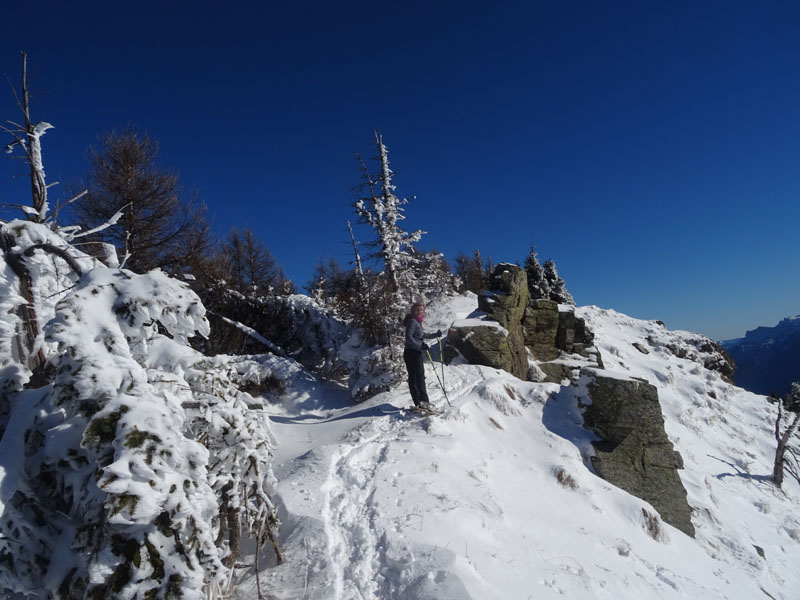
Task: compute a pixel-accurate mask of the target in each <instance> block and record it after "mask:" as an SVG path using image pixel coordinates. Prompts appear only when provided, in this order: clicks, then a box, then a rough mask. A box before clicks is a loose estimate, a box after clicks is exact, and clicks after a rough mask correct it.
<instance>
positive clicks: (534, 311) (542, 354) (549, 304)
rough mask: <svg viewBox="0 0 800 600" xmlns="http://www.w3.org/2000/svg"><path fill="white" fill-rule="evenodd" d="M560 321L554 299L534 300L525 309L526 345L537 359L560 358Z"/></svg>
mask: <svg viewBox="0 0 800 600" xmlns="http://www.w3.org/2000/svg"><path fill="white" fill-rule="evenodd" d="M558 323H559V315H558V304H556V303H555V302H553V301H552V300H533V301H532V302H531V303H530V305H529V306H528V308H527V310H526V311H525V318H524V326H525V345H526V346H527V347H528V348H530V351H531V353H532V354H533V356H534V358H536V359H537V360H553V359H554V358H558V355H559V354H560V352H559V350H558V348H557V347H556V336H557V334H558Z"/></svg>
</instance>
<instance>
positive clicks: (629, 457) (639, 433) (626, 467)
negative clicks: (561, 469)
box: [582, 369, 694, 537]
mask: <svg viewBox="0 0 800 600" xmlns="http://www.w3.org/2000/svg"><path fill="white" fill-rule="evenodd" d="M582 374H583V375H588V376H589V377H590V378H591V379H592V381H591V383H589V385H588V389H589V395H590V397H591V399H592V404H591V405H590V406H587V407H586V411H585V412H584V424H585V426H586V427H589V428H591V429H593V430H594V432H595V433H596V434H597V435H598V436H600V437H601V438H603V440H604V441H603V442H599V443H596V444H595V451H596V456H594V457H593V458H592V464H593V465H594V467H595V469H596V470H597V473H598V474H599V475H600V477H602V478H603V479H605V480H606V481H608V482H609V483H612V484H614V485H615V486H617V487H619V488H622V489H623V490H625V491H627V492H629V493H631V494H633V495H634V496H637V497H639V498H641V499H642V500H645V501H647V502H649V503H650V504H651V505H652V506H653V507H654V508H655V509H656V510H657V511H658V512H659V514H660V515H661V518H662V519H663V520H664V521H665V522H667V523H669V524H670V525H673V526H674V527H676V528H677V529H680V530H681V531H683V532H684V533H686V534H687V535H689V536H691V537H694V526H693V525H692V519H691V513H692V511H691V508H690V507H689V504H688V502H687V500H686V489H685V488H684V487H683V483H682V482H681V479H680V477H679V475H678V471H677V470H678V469H681V468H683V459H682V458H681V455H680V454H679V453H678V452H676V451H675V449H674V447H673V445H672V442H671V441H670V440H669V438H668V437H667V434H666V431H665V430H664V417H663V416H662V414H661V404H660V403H659V401H658V391H657V390H656V388H655V387H654V386H652V385H650V384H649V383H646V382H643V381H638V380H631V379H615V378H612V377H608V376H605V375H602V371H598V370H595V369H584V370H583V371H582Z"/></svg>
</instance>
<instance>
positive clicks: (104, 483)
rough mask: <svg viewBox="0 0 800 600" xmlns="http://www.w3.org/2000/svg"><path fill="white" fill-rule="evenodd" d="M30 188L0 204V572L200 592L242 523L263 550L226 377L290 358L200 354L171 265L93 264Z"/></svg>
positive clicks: (234, 379) (201, 320) (230, 380)
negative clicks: (8, 206)
mask: <svg viewBox="0 0 800 600" xmlns="http://www.w3.org/2000/svg"><path fill="white" fill-rule="evenodd" d="M34 129H35V127H34ZM43 130H46V129H41V128H40V133H41V131H43ZM37 140H38V138H37ZM30 141H31V140H30V138H28V139H21V140H18V142H17V143H19V144H20V145H22V146H27V147H28V148H29V147H30V146H29V144H30ZM36 152H38V156H39V157H40V156H41V147H40V146H39V147H38V150H36V151H35V153H34V154H33V155H32V157H31V155H29V157H31V158H32V159H33V161H34V163H36V162H37V160H38V159H37V158H36V157H37V154H36ZM39 162H40V161H39ZM43 173H44V170H43V167H42V168H41V169H39V168H34V169H32V171H31V178H32V185H33V187H34V189H35V190H38V192H43V189H46V186H44V188H42V186H41V185H39V184H40V183H41V184H43V181H44V180H43ZM37 198H38V200H37ZM33 199H34V207H33V208H32V209H30V210H28V211H26V214H27V215H28V220H27V221H22V220H15V221H10V222H0V457H1V458H2V462H0V589H2V590H3V591H4V592H6V593H7V594H11V595H12V596H14V597H17V596H16V595H15V594H19V595H21V597H36V598H63V599H70V600H71V599H76V600H77V599H85V598H131V599H132V598H136V599H142V600H145V599H147V600H157V599H167V598H190V599H198V600H199V599H201V598H207V597H208V596H209V595H210V594H213V592H214V588H215V587H218V586H219V584H220V583H221V582H223V581H226V580H228V579H229V574H230V567H231V565H232V564H233V562H234V561H235V560H236V557H237V556H238V554H239V550H240V544H241V539H242V532H243V531H249V533H250V535H252V537H253V539H255V540H256V542H257V543H258V544H262V543H264V542H265V541H272V542H273V544H274V545H275V548H276V552H278V548H277V544H276V537H275V527H276V526H277V519H276V514H275V508H274V505H273V504H272V502H271V499H270V498H271V493H272V486H273V483H274V476H273V475H272V468H271V463H272V448H273V441H272V436H271V434H270V432H269V428H268V425H267V424H268V420H267V419H266V417H265V416H264V415H263V413H262V412H261V405H260V404H258V403H256V402H255V401H254V400H253V398H252V397H251V396H249V394H247V393H246V392H244V391H243V388H244V387H246V386H252V385H254V384H256V383H258V382H261V381H274V380H276V379H280V378H281V377H283V376H286V373H287V368H288V369H290V368H291V366H292V365H294V364H295V363H294V362H293V361H287V360H285V359H278V358H274V359H271V358H264V360H263V361H259V360H256V359H254V358H251V359H246V360H245V359H232V358H229V357H223V358H215V359H207V358H205V357H203V356H202V355H201V354H200V353H199V352H197V351H195V350H193V349H192V348H191V347H190V346H189V338H190V337H192V336H195V335H200V336H206V335H208V333H209V323H208V321H207V319H206V316H205V309H204V307H203V305H202V304H201V302H200V299H199V298H198V296H197V295H196V294H195V293H194V292H193V291H192V290H191V289H189V287H188V286H187V285H186V284H185V283H182V282H178V281H177V280H175V279H172V278H170V277H168V276H167V275H166V274H164V273H163V272H161V271H160V270H153V271H150V272H149V273H147V274H145V275H137V274H135V273H133V272H131V271H128V270H124V269H120V268H118V267H113V268H111V267H107V266H105V265H104V264H102V263H101V262H99V261H98V260H97V259H94V258H92V257H90V256H88V255H86V254H84V253H83V252H81V251H80V250H78V249H77V248H75V247H74V246H73V245H72V244H71V243H70V241H71V240H72V239H75V238H76V237H77V236H78V235H80V233H79V231H78V228H76V227H70V228H59V227H57V226H56V225H55V222H54V219H51V216H50V213H48V205H47V201H46V197H44V196H42V195H39V196H37V195H36V193H34V196H33ZM112 220H113V219H112ZM102 226H103V225H102V224H101V227H102ZM272 360H274V361H282V362H280V363H279V364H278V365H277V367H278V368H277V369H275V370H273V364H272V363H271V362H270V361H272ZM273 371H274V372H273ZM278 559H279V560H280V554H279V553H278Z"/></svg>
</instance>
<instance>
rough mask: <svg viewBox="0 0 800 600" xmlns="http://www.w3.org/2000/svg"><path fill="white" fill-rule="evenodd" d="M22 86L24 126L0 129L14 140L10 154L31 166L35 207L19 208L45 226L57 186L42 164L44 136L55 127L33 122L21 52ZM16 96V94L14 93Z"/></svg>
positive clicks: (20, 98)
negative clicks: (50, 197) (49, 192)
mask: <svg viewBox="0 0 800 600" xmlns="http://www.w3.org/2000/svg"><path fill="white" fill-rule="evenodd" d="M21 54H22V84H21V87H20V94H19V95H17V104H18V105H19V109H20V112H22V120H23V122H22V123H15V122H13V121H7V122H6V123H7V124H6V125H3V126H0V129H2V130H3V131H4V132H5V133H6V134H8V135H9V136H11V138H12V141H10V142H9V143H7V144H6V146H5V151H6V153H7V154H9V155H12V156H14V155H16V156H19V157H21V158H23V160H25V162H26V163H27V164H28V169H29V178H30V183H31V199H32V205H31V206H28V205H26V204H24V203H21V204H20V205H19V207H20V208H21V209H22V211H23V212H24V213H25V216H26V218H27V219H28V220H30V221H33V222H35V223H44V222H45V221H46V220H47V219H48V217H49V216H50V203H49V201H48V199H47V190H48V189H49V188H50V187H51V186H52V185H55V184H48V183H47V177H46V175H45V172H44V163H43V161H42V142H41V137H42V136H43V135H44V134H45V132H47V130H49V129H52V128H53V126H52V125H50V123H47V122H45V121H40V122H38V123H35V124H34V123H33V121H32V120H31V110H30V108H31V107H30V92H29V90H28V56H27V54H26V53H25V52H22V53H21ZM14 93H15V95H16V91H15V92H14Z"/></svg>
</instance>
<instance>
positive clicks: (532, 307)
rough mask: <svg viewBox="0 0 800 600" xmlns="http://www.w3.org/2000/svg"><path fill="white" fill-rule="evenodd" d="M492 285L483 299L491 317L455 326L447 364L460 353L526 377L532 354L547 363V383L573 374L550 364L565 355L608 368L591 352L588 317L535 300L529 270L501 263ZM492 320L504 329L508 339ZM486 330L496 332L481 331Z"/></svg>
mask: <svg viewBox="0 0 800 600" xmlns="http://www.w3.org/2000/svg"><path fill="white" fill-rule="evenodd" d="M492 282H493V286H492V287H493V289H492V290H491V291H488V292H484V293H483V294H481V295H480V296H479V297H478V308H479V309H480V310H481V311H483V312H484V313H486V317H485V320H481V319H467V320H464V321H459V322H456V323H454V324H453V328H452V329H451V330H450V332H449V334H448V338H447V341H448V344H449V345H450V348H449V349H448V351H447V352H446V353H445V359H446V360H452V358H453V356H454V355H455V354H456V352H455V350H458V352H459V353H460V354H461V355H463V356H464V358H465V359H466V360H467V361H469V362H470V363H474V364H482V365H487V366H490V367H495V368H498V369H504V370H506V371H508V372H509V373H512V374H513V375H515V376H516V377H519V378H520V379H526V378H527V377H528V376H529V373H530V369H529V365H528V351H530V354H531V355H532V356H533V358H535V359H536V360H538V361H544V362H541V363H540V364H539V367H540V368H541V369H540V372H541V373H544V375H545V377H546V379H545V380H546V381H556V382H560V381H563V380H564V379H565V378H569V374H570V367H569V366H568V365H564V364H560V363H559V364H552V365H551V364H549V361H553V360H555V359H557V358H559V357H560V356H561V354H562V353H566V354H572V353H578V354H581V355H582V356H584V357H587V358H589V359H590V362H592V361H593V362H594V363H595V364H597V365H598V366H600V367H602V363H601V361H600V356H599V354H598V353H597V351H596V350H594V349H592V350H593V352H592V351H587V350H588V349H589V348H590V347H591V346H592V343H593V342H594V336H593V335H592V333H591V332H590V331H589V330H588V329H587V327H586V324H585V322H584V321H583V319H581V318H578V317H576V316H575V313H574V311H572V310H566V311H561V310H559V305H558V304H557V303H556V302H554V301H552V300H533V301H531V300H530V292H529V290H528V284H527V275H526V274H525V271H524V270H522V269H521V268H520V267H518V266H517V265H512V264H508V263H501V264H499V265H497V267H496V268H495V272H494V276H493V278H492ZM491 321H494V322H497V323H499V324H500V325H502V327H503V328H504V329H505V331H506V337H505V339H502V337H501V336H500V335H499V332H498V331H497V329H496V328H493V326H492V325H491V324H490V322H491ZM481 327H489V328H490V329H488V330H486V331H481V330H480V328H481ZM454 349H455V350H454ZM584 364H585V363H584ZM573 366H574V365H573Z"/></svg>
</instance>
